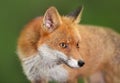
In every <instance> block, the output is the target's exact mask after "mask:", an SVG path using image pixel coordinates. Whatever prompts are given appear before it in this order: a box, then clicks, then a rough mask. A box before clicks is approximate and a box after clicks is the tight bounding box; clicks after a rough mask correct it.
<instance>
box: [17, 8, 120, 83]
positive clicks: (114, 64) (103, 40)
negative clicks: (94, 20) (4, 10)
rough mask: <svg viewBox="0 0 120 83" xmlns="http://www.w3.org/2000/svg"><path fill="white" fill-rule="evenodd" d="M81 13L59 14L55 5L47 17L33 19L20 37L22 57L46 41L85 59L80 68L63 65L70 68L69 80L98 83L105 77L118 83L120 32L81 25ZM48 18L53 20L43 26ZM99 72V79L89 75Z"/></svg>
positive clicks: (113, 82) (19, 46) (109, 82)
mask: <svg viewBox="0 0 120 83" xmlns="http://www.w3.org/2000/svg"><path fill="white" fill-rule="evenodd" d="M79 13H80V12H79ZM47 16H48V17H47ZM49 16H50V17H51V18H49ZM80 16H81V13H80V15H79V16H78V17H75V18H74V17H71V16H60V15H59V14H58V12H57V10H56V9H55V8H54V7H51V8H49V9H48V10H47V12H46V13H45V15H44V17H38V18H36V19H34V20H33V21H31V22H30V23H29V24H28V25H26V26H25V28H24V29H23V31H22V32H21V35H20V37H19V39H18V54H19V57H20V59H21V60H22V59H23V58H26V57H30V56H32V55H34V54H36V53H38V48H39V47H40V46H41V45H42V44H44V43H45V44H47V45H48V46H50V47H51V48H52V49H55V50H58V51H60V52H62V53H64V54H65V55H67V56H68V57H71V56H72V57H73V58H74V59H76V60H80V59H81V60H83V61H84V62H85V65H84V66H83V67H81V68H78V69H76V68H71V67H69V66H67V65H66V64H62V65H63V67H64V68H65V69H66V70H67V71H68V76H69V77H68V79H67V83H77V79H78V78H79V77H87V82H88V83H91V82H94V83H98V81H99V77H100V80H103V81H100V83H119V82H120V52H119V51H120V47H119V46H120V43H119V41H120V35H119V34H117V33H115V32H114V31H112V30H110V29H104V28H102V27H98V26H89V25H81V24H78V22H79V20H80V19H78V18H79V17H80ZM46 19H47V21H48V20H51V19H52V22H51V23H52V24H50V25H47V24H46V25H44V21H46ZM48 24H49V22H48ZM49 26H50V27H49ZM51 27H52V29H51ZM49 28H50V29H49ZM62 42H64V43H66V44H67V45H68V48H61V47H60V46H59V44H60V43H62ZM77 43H78V44H79V47H77ZM41 64H42V63H41ZM97 72H100V74H97V75H95V76H98V80H97V82H96V80H95V78H94V79H93V78H92V79H91V78H90V77H91V76H93V77H94V74H96V73H97ZM101 78H102V79H101ZM94 80H95V81H94Z"/></svg>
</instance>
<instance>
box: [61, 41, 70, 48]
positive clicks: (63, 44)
mask: <svg viewBox="0 0 120 83" xmlns="http://www.w3.org/2000/svg"><path fill="white" fill-rule="evenodd" d="M59 45H60V47H62V48H67V47H68V45H67V44H66V43H64V42H62V43H60V44H59Z"/></svg>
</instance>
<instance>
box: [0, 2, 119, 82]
mask: <svg viewBox="0 0 120 83" xmlns="http://www.w3.org/2000/svg"><path fill="white" fill-rule="evenodd" d="M81 4H82V5H84V12H83V16H82V21H81V23H82V24H92V25H100V26H107V27H112V28H113V29H114V30H116V31H118V32H120V0H0V83H29V81H27V79H26V77H25V76H24V74H23V72H22V68H21V66H20V62H19V60H18V58H17V55H16V42H17V38H18V36H19V33H20V31H21V29H22V27H23V26H24V25H25V24H26V23H27V22H28V21H30V20H31V19H32V18H35V17H37V16H40V15H43V14H44V12H45V11H46V9H47V8H48V7H50V6H56V7H57V9H58V10H59V12H60V14H61V15H66V14H67V13H69V12H70V11H72V10H74V9H75V8H77V7H78V6H79V5H81ZM81 83H82V82H81Z"/></svg>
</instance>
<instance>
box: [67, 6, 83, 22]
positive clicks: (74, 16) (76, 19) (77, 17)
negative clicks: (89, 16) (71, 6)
mask: <svg viewBox="0 0 120 83" xmlns="http://www.w3.org/2000/svg"><path fill="white" fill-rule="evenodd" d="M83 9H84V7H83V6H80V7H78V8H77V9H76V10H74V11H73V12H71V13H69V14H68V15H67V16H68V17H71V18H72V19H73V22H75V23H79V22H80V20H81V16H82V12H83Z"/></svg>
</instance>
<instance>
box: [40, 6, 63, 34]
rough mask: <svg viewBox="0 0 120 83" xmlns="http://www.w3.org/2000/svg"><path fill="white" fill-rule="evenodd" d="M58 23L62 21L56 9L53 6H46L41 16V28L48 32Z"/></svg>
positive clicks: (55, 27)
mask: <svg viewBox="0 0 120 83" xmlns="http://www.w3.org/2000/svg"><path fill="white" fill-rule="evenodd" d="M60 24H62V21H61V17H60V15H59V13H58V11H57V9H56V8H55V7H50V8H48V9H47V11H46V12H45V15H44V17H43V26H42V28H43V30H44V31H45V32H48V33H50V32H53V31H54V30H55V29H57V28H58V27H59V25H60Z"/></svg>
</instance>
